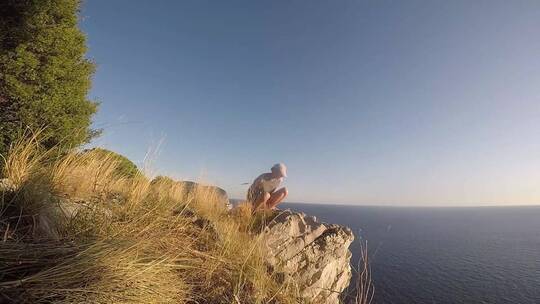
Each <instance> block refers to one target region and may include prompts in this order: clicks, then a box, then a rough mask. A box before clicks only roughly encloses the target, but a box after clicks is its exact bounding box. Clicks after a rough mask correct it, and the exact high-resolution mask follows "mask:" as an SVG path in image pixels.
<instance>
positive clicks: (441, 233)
mask: <svg viewBox="0 0 540 304" xmlns="http://www.w3.org/2000/svg"><path fill="white" fill-rule="evenodd" d="M280 208H282V209H284V208H290V209H293V210H296V211H302V212H305V213H307V214H309V215H315V216H316V217H317V218H318V219H319V220H322V221H324V222H328V223H335V224H340V225H345V226H348V227H350V228H351V229H352V230H353V232H354V234H355V236H356V240H355V241H354V243H353V244H352V245H351V247H350V249H351V251H352V253H353V261H352V264H353V265H357V263H358V259H359V251H360V242H359V240H360V239H364V240H367V241H368V249H369V252H370V258H371V263H372V264H371V266H372V274H373V283H374V285H375V298H374V301H373V303H374V304H386V303H441V304H443V303H444V304H456V303H467V304H469V303H490V304H510V303H519V304H539V303H540V206H534V207H466V208H460V207H455V208H421V207H372V206H345V205H321V204H292V203H284V204H282V205H280Z"/></svg>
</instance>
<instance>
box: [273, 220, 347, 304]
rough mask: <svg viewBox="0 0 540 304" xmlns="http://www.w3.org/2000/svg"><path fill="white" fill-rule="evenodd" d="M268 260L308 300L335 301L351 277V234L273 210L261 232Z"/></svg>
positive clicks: (323, 302)
mask: <svg viewBox="0 0 540 304" xmlns="http://www.w3.org/2000/svg"><path fill="white" fill-rule="evenodd" d="M262 234H263V239H264V241H265V245H266V247H267V248H266V249H267V252H268V257H267V261H268V263H269V264H270V265H271V266H272V267H273V268H274V269H275V270H276V271H278V272H282V273H283V274H284V275H285V276H287V277H289V278H291V279H292V280H293V282H296V283H297V284H298V287H299V290H300V292H301V296H302V297H303V298H304V299H306V300H308V302H310V303H321V304H331V303H332V304H333V303H339V300H340V296H341V292H343V290H345V288H347V286H348V285H349V282H350V280H351V276H352V274H351V266H350V263H349V262H350V259H351V256H352V254H351V252H350V251H349V245H350V244H351V243H352V242H353V240H354V235H353V233H352V232H351V230H350V229H349V228H347V227H342V226H338V225H331V224H326V223H321V222H318V221H317V219H316V218H315V217H313V216H307V215H305V214H303V213H297V212H293V211H291V210H284V211H276V213H275V214H274V217H273V218H272V219H271V220H270V222H269V223H268V224H267V225H266V227H265V228H264V230H263V232H262Z"/></svg>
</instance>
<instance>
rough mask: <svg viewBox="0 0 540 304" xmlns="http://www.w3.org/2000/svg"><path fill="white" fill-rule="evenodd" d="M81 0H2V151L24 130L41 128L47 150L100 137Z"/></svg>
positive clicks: (92, 68)
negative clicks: (93, 122)
mask: <svg viewBox="0 0 540 304" xmlns="http://www.w3.org/2000/svg"><path fill="white" fill-rule="evenodd" d="M79 5H80V3H79V1H78V0H2V1H0V154H4V153H5V152H6V150H7V147H8V146H9V144H10V143H11V142H12V141H13V140H14V139H15V138H16V137H17V135H18V134H20V132H21V130H24V129H27V128H30V129H33V130H37V129H42V128H43V131H42V135H43V137H44V138H45V140H44V141H43V145H44V146H45V148H51V147H62V148H63V147H75V146H77V145H80V144H82V143H85V142H88V141H89V140H90V139H91V138H92V137H93V136H95V135H97V133H98V132H97V131H96V130H92V129H91V128H90V125H91V118H92V115H93V114H94V113H95V112H96V110H97V104H96V103H95V102H92V101H90V100H88V98H87V94H88V91H89V89H90V85H91V76H92V74H93V72H94V65H93V64H92V63H91V62H90V61H89V60H88V59H86V58H85V53H86V50H87V48H86V38H85V35H84V34H83V33H82V32H81V31H80V30H79V28H78V24H77V21H78V10H79Z"/></svg>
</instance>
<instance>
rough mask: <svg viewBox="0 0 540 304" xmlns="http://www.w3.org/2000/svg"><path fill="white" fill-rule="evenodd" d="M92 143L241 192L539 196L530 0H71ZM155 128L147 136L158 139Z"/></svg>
mask: <svg viewBox="0 0 540 304" xmlns="http://www.w3.org/2000/svg"><path fill="white" fill-rule="evenodd" d="M81 17H82V19H81V27H82V29H83V31H84V32H86V33H87V36H88V45H89V53H88V56H89V57H90V58H92V59H93V60H94V61H95V62H96V64H97V72H96V74H95V77H94V86H93V88H92V91H91V94H90V96H91V98H93V99H96V100H98V101H100V102H101V103H102V105H101V108H100V111H99V113H98V114H97V115H96V117H95V126H96V127H101V128H104V131H105V132H104V135H103V136H102V137H101V138H100V139H98V140H96V141H95V142H94V143H93V144H94V145H101V146H105V147H107V148H110V149H112V150H115V151H117V152H119V153H122V154H124V155H126V156H128V157H129V158H131V159H132V160H134V161H135V162H136V163H138V164H141V163H142V161H143V160H144V157H145V154H146V153H147V151H148V150H149V149H150V150H156V148H157V147H158V146H159V149H157V150H158V151H159V153H157V154H156V153H151V154H152V155H153V157H152V158H153V159H154V161H153V162H151V168H152V170H151V171H152V173H153V174H166V175H171V176H173V177H176V178H179V179H202V180H205V181H207V182H211V183H215V184H217V185H219V186H221V187H223V188H225V189H226V190H227V191H228V192H229V193H230V195H231V196H232V197H243V196H244V192H245V189H246V187H247V186H243V185H241V184H242V183H244V182H248V181H251V180H252V179H253V178H254V177H256V176H257V175H258V174H259V173H262V172H263V171H265V170H267V169H268V168H269V167H270V166H271V165H272V164H274V163H276V162H284V163H286V164H287V165H288V167H289V178H288V179H287V181H286V186H287V187H288V188H289V199H288V200H289V201H297V202H320V203H323V202H325V203H345V204H370V205H371V204H380V205H430V206H439V205H460V206H461V205H492V204H538V203H540V2H538V1H198V0H197V1H119V0H115V1H105V0H90V1H85V2H84V6H83V10H82V12H81ZM160 143H161V144H160Z"/></svg>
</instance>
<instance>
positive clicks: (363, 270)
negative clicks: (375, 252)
mask: <svg viewBox="0 0 540 304" xmlns="http://www.w3.org/2000/svg"><path fill="white" fill-rule="evenodd" d="M360 254H361V255H360V260H359V261H358V270H357V271H358V276H357V281H356V297H355V303H356V304H370V303H371V302H372V301H373V296H374V295H375V286H374V285H373V281H372V278H371V265H370V261H369V254H368V246H367V241H366V242H364V243H362V246H361V248H360Z"/></svg>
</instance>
